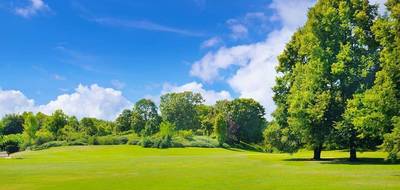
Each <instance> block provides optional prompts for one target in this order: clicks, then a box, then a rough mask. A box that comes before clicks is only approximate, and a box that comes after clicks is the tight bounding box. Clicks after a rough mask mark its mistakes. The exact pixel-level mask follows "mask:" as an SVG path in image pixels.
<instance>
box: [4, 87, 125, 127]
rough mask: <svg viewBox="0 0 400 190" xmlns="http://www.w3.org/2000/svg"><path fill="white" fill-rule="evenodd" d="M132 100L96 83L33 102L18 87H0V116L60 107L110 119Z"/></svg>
mask: <svg viewBox="0 0 400 190" xmlns="http://www.w3.org/2000/svg"><path fill="white" fill-rule="evenodd" d="M131 105H132V103H131V102H130V101H129V100H127V99H126V98H125V97H124V96H122V93H121V92H120V91H117V90H114V89H112V88H103V87H100V86H98V85H97V84H93V85H91V86H84V85H79V86H78V88H76V89H75V92H73V93H72V94H63V95H60V96H58V97H57V98H56V99H55V100H53V101H50V102H49V103H48V104H44V105H38V106H35V104H34V101H33V100H30V99H28V98H26V97H25V96H24V95H23V94H22V93H21V92H19V91H12V90H11V91H0V116H3V115H4V114H8V113H20V112H23V111H33V112H38V111H40V112H43V113H46V114H51V113H53V112H54V111H55V110H57V109H62V110H63V111H64V112H65V113H66V114H68V115H75V116H77V117H78V118H82V117H96V118H101V119H106V120H113V119H115V118H116V116H117V115H118V114H119V113H120V112H121V111H122V110H123V109H125V108H129V107H130V106H131Z"/></svg>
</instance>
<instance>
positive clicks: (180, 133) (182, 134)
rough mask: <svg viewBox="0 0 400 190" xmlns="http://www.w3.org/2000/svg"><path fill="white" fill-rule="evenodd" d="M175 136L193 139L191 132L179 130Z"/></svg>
mask: <svg viewBox="0 0 400 190" xmlns="http://www.w3.org/2000/svg"><path fill="white" fill-rule="evenodd" d="M176 136H179V137H182V138H185V139H188V140H191V139H192V138H193V136H194V135H193V131H191V130H180V131H177V132H176Z"/></svg>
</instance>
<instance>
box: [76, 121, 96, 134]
mask: <svg viewBox="0 0 400 190" xmlns="http://www.w3.org/2000/svg"><path fill="white" fill-rule="evenodd" d="M80 131H81V132H84V133H85V134H86V135H88V136H93V135H96V134H97V132H98V129H97V126H96V119H95V118H89V117H84V118H82V119H81V121H80Z"/></svg>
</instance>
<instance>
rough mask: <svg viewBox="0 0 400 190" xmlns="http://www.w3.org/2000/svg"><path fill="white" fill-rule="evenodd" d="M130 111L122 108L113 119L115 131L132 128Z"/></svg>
mask: <svg viewBox="0 0 400 190" xmlns="http://www.w3.org/2000/svg"><path fill="white" fill-rule="evenodd" d="M131 124H132V111H131V110H128V109H126V110H123V111H122V113H121V114H120V115H119V116H118V117H117V119H116V120H115V130H116V132H117V133H120V132H124V131H128V130H130V129H132V126H131Z"/></svg>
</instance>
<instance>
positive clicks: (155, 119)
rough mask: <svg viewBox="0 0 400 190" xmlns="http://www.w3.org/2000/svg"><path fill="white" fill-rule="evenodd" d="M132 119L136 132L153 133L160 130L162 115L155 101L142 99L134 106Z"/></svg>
mask: <svg viewBox="0 0 400 190" xmlns="http://www.w3.org/2000/svg"><path fill="white" fill-rule="evenodd" d="M131 121H132V129H133V130H134V131H135V133H136V134H139V135H141V134H145V135H152V134H154V133H156V132H157V131H158V127H159V125H160V122H161V117H160V116H159V115H158V112H157V106H156V104H155V103H154V102H153V101H151V100H149V99H141V100H139V101H138V102H136V104H135V106H134V107H133V111H132V118H131Z"/></svg>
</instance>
